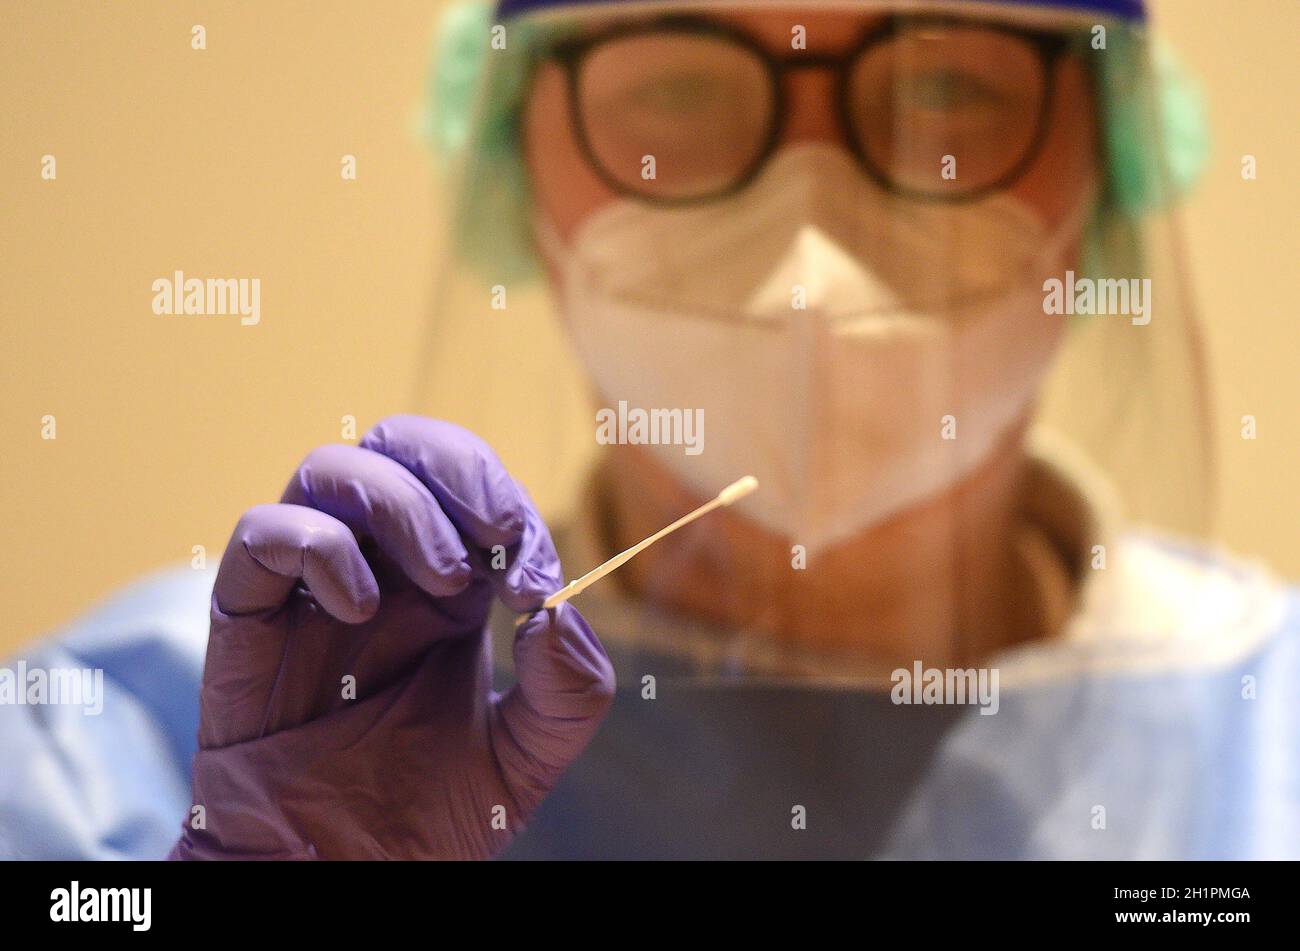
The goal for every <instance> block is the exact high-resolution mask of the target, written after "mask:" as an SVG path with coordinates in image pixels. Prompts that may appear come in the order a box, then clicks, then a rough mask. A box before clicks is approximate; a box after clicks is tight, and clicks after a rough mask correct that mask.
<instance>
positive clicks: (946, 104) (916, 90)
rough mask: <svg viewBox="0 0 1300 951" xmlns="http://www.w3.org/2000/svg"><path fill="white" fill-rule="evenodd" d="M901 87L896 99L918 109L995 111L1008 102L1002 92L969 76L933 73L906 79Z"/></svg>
mask: <svg viewBox="0 0 1300 951" xmlns="http://www.w3.org/2000/svg"><path fill="white" fill-rule="evenodd" d="M900 85H901V88H900V89H899V91H898V95H899V98H900V99H901V100H902V101H903V102H905V103H907V104H908V105H910V106H913V107H916V108H919V109H932V110H936V111H941V110H942V111H956V110H963V109H964V110H972V109H995V108H998V107H1000V106H1004V105H1006V104H1007V103H1008V101H1009V100H1008V98H1007V96H1006V95H1005V94H1004V93H1003V92H1002V90H1001V89H999V88H998V87H996V86H994V85H992V84H991V83H988V82H985V81H984V80H982V79H980V78H979V77H978V76H972V75H971V74H970V73H960V72H952V71H943V70H933V71H931V72H928V73H920V74H918V75H915V76H912V77H909V78H908V79H906V80H905V81H903V82H902V83H901V84H900Z"/></svg>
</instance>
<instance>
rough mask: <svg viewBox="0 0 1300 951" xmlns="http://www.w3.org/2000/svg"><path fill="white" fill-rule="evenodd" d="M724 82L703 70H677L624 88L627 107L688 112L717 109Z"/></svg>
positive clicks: (720, 102) (674, 113) (722, 98)
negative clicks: (625, 89) (626, 88)
mask: <svg viewBox="0 0 1300 951" xmlns="http://www.w3.org/2000/svg"><path fill="white" fill-rule="evenodd" d="M724 86H725V84H724V83H721V82H719V81H718V79H717V77H715V76H710V75H709V74H707V73H703V72H698V71H696V72H685V71H683V72H677V73H669V74H664V75H660V76H655V77H652V78H649V79H646V80H645V81H644V82H641V83H638V84H637V85H635V86H633V87H631V88H630V89H628V90H627V93H626V94H625V99H624V101H625V103H626V104H627V106H628V107H629V108H634V109H642V110H647V111H654V112H659V113H668V114H672V115H680V116H689V115H692V114H698V113H701V112H708V111H710V110H713V109H717V108H718V107H719V106H720V105H721V104H722V102H723V100H724V99H725V92H726V90H725V88H724Z"/></svg>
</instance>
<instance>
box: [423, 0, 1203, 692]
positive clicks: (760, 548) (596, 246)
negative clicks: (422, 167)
mask: <svg viewBox="0 0 1300 951" xmlns="http://www.w3.org/2000/svg"><path fill="white" fill-rule="evenodd" d="M967 6H968V7H970V8H971V9H974V7H975V6H976V5H967ZM949 7H951V5H947V6H946V7H945V8H944V9H941V10H929V9H928V8H926V7H925V6H924V5H917V4H907V5H904V6H903V7H901V8H899V5H896V4H879V5H873V4H865V3H864V4H854V5H852V6H851V7H845V8H843V9H840V10H832V11H828V10H826V9H824V8H823V9H813V8H810V7H800V6H797V5H793V6H790V7H777V6H773V7H753V6H747V7H736V8H730V7H727V6H726V5H719V4H701V5H700V6H699V7H698V8H687V7H686V6H685V5H678V4H674V5H673V6H672V15H671V16H664V15H660V14H658V13H656V12H655V9H654V6H653V5H645V6H642V5H631V6H630V7H628V8H624V9H627V10H630V12H626V13H618V14H616V15H610V14H608V13H605V14H601V15H597V14H596V13H593V12H586V11H581V10H579V9H577V8H573V9H569V10H567V11H562V12H560V13H556V14H552V15H549V16H537V17H531V18H529V17H525V18H520V19H516V20H512V21H510V22H507V23H505V24H493V23H492V22H491V20H490V18H489V17H488V15H487V12H486V11H479V12H478V13H475V12H473V11H470V10H468V9H466V10H462V11H460V12H459V13H458V16H459V17H460V18H461V20H460V21H459V24H458V26H459V29H458V30H453V31H452V34H451V40H450V41H449V42H448V43H447V45H446V46H445V47H444V49H443V53H442V55H443V60H444V65H447V64H450V66H451V67H452V68H444V69H443V70H442V71H441V72H440V74H439V77H440V78H439V80H438V82H439V83H440V88H438V89H435V96H438V97H441V98H442V99H443V100H444V101H446V100H448V99H454V98H456V97H457V96H459V97H460V99H461V100H462V101H466V102H469V101H472V102H473V106H472V107H471V108H469V109H467V110H464V111H463V112H461V113H457V114H450V113H447V112H444V113H442V114H438V113H435V114H434V117H433V122H434V124H433V126H432V129H431V131H432V132H433V133H434V137H435V139H436V140H437V141H438V142H439V144H440V146H441V147H442V150H443V152H444V155H445V156H446V158H447V168H446V170H445V175H446V182H447V183H448V184H447V187H446V191H445V192H444V194H445V196H446V201H447V202H448V203H449V205H450V206H451V207H450V208H449V209H448V211H449V213H450V218H451V220H452V230H451V233H450V235H449V240H448V245H447V247H446V250H445V255H444V260H443V261H442V262H441V264H440V266H439V268H438V271H437V281H436V283H435V287H434V302H433V308H434V314H433V319H432V321H431V324H430V332H429V336H428V344H427V347H426V352H425V353H424V354H422V355H421V357H420V367H421V372H420V384H419V387H418V390H419V392H418V397H417V398H418V401H419V408H420V410H421V411H422V412H425V413H428V414H430V415H435V416H438V417H442V418H446V419H450V420H452V421H455V422H457V423H460V424H461V425H464V426H466V427H467V428H470V429H472V430H474V431H475V432H477V433H479V434H480V435H481V436H483V437H484V438H485V439H486V440H487V441H488V442H489V443H490V444H492V445H493V446H494V447H495V448H496V450H497V451H498V453H499V454H500V455H501V457H502V459H503V460H504V461H505V463H506V465H507V466H508V467H509V468H510V470H511V471H512V473H514V475H515V476H516V478H518V479H519V480H520V481H521V482H523V483H524V484H525V485H526V486H528V488H529V489H530V491H531V492H532V494H533V495H534V497H535V498H536V499H537V501H538V503H539V505H540V507H541V508H542V510H543V514H544V515H546V516H547V517H548V519H549V521H550V522H551V524H552V527H553V529H554V531H555V534H556V536H557V542H558V544H559V547H560V551H561V556H562V558H563V559H564V564H565V570H566V573H567V574H568V576H569V577H576V576H577V575H579V574H581V573H583V572H585V571H587V570H588V569H590V568H592V567H594V566H595V564H597V563H598V562H599V561H601V560H603V559H604V558H606V557H609V556H610V555H613V554H614V553H616V552H618V551H621V550H623V549H625V548H627V547H628V546H630V545H632V544H634V543H636V542H638V541H640V540H641V539H642V538H644V537H646V536H648V535H650V534H652V533H654V532H655V531H657V530H658V529H660V528H662V527H663V526H664V525H666V524H668V523H670V522H672V521H673V520H674V519H676V518H678V517H679V516H680V515H682V514H683V513H685V512H686V511H689V510H690V509H692V508H694V507H695V506H697V505H699V504H701V503H702V502H704V501H706V500H708V499H710V498H712V497H713V496H714V495H715V494H716V493H717V492H718V491H719V490H721V489H722V488H723V487H724V486H726V485H727V484H728V483H730V482H732V481H734V480H735V479H738V478H740V477H742V476H745V475H753V476H755V477H756V478H757V479H758V481H759V483H760V489H759V490H758V491H757V492H755V493H753V494H752V495H751V496H750V497H748V498H746V499H744V500H743V501H741V502H739V503H737V504H736V505H735V506H733V507H729V508H725V509H720V510H719V511H717V512H715V513H711V514H710V515H708V516H706V517H705V518H702V519H701V520H699V521H698V522H696V523H693V524H692V525H690V526H688V527H686V528H683V529H682V530H681V531H679V532H676V533H674V534H673V535H671V536H669V537H667V538H665V539H663V540H662V541H660V542H658V543H657V544H656V545H655V546H654V547H653V548H652V549H650V550H647V551H646V552H644V553H643V554H641V555H639V556H638V557H637V558H636V559H635V560H633V561H631V562H629V563H628V564H627V565H626V566H624V567H623V568H621V569H620V570H619V572H618V573H616V574H615V575H613V576H611V577H610V578H608V579H606V580H605V581H603V582H601V584H600V586H598V587H593V588H592V589H591V591H590V592H587V593H584V594H583V595H582V596H580V598H578V599H577V600H575V602H574V603H575V605H576V606H577V607H578V608H579V609H580V610H582V611H583V612H584V614H587V615H588V617H589V619H591V620H592V623H593V626H594V627H595V628H596V629H597V630H598V631H600V632H601V634H602V636H606V637H608V638H612V639H614V640H619V639H629V640H632V641H635V642H636V645H637V646H638V647H641V648H646V649H652V650H655V651H659V652H666V653H674V652H676V653H680V654H683V655H686V656H691V657H694V658H697V659H698V660H699V661H700V663H701V664H704V665H706V666H707V665H712V669H713V671H714V672H722V671H726V672H727V673H728V674H733V675H734V674H741V675H744V674H749V673H753V674H763V675H767V674H773V673H778V674H787V675H788V674H797V675H807V676H817V677H828V676H829V677H836V676H845V677H851V676H858V675H863V676H872V675H876V674H878V673H881V672H888V671H889V670H890V669H892V668H895V667H897V666H899V665H900V664H904V663H911V660H912V659H922V660H924V661H926V662H927V663H931V662H932V663H935V664H944V663H971V662H973V661H975V660H976V659H980V658H984V657H988V656H991V655H992V654H994V653H996V652H998V651H1000V650H1004V649H1007V648H1010V647H1013V646H1015V645H1017V644H1020V643H1023V642H1027V641H1033V640H1036V639H1040V638H1050V637H1058V636H1061V634H1062V633H1063V632H1064V631H1066V630H1068V628H1069V626H1070V625H1071V624H1077V623H1080V622H1079V619H1080V618H1081V617H1085V616H1087V615H1088V613H1089V612H1093V613H1095V612H1096V611H1097V610H1099V609H1098V608H1097V607H1096V605H1095V604H1093V602H1094V601H1097V600H1098V599H1100V600H1101V601H1104V602H1106V603H1107V604H1110V605H1111V606H1112V607H1113V605H1114V604H1116V603H1118V602H1120V601H1123V600H1124V599H1125V598H1129V597H1130V595H1129V594H1124V595H1122V596H1121V595H1112V594H1107V595H1105V596H1096V597H1094V596H1092V595H1090V594H1089V592H1090V591H1091V590H1092V589H1093V588H1095V587H1097V585H1096V583H1095V582H1096V578H1097V576H1098V575H1100V574H1103V573H1110V574H1111V575H1115V574H1118V573H1120V572H1123V571H1126V570H1127V566H1126V565H1124V564H1122V562H1124V561H1125V560H1126V557H1127V556H1126V555H1125V554H1124V553H1125V552H1126V551H1127V548H1126V546H1125V543H1124V542H1123V539H1124V538H1125V537H1127V535H1129V534H1131V533H1133V532H1134V531H1135V530H1144V531H1145V530H1155V531H1161V532H1171V533H1176V534H1194V535H1195V534H1203V533H1205V532H1206V531H1207V529H1208V501H1209V463H1208V459H1207V451H1208V450H1207V446H1208V440H1207V438H1206V433H1205V414H1204V409H1203V402H1204V391H1203V386H1204V375H1203V373H1202V371H1201V366H1200V357H1199V349H1198V341H1197V336H1196V326H1195V323H1194V321H1193V319H1192V313H1191V308H1190V302H1189V300H1188V297H1187V292H1186V290H1187V289H1186V287H1185V285H1184V282H1183V275H1182V272H1181V269H1180V266H1179V263H1180V262H1179V259H1178V250H1179V249H1178V245H1177V242H1176V232H1175V230H1174V228H1173V226H1172V222H1171V219H1170V216H1169V215H1168V214H1167V213H1166V212H1165V211H1164V210H1163V209H1165V208H1166V207H1167V206H1168V203H1169V202H1170V201H1171V200H1172V198H1173V197H1174V196H1175V195H1176V193H1177V192H1178V191H1179V189H1180V188H1181V186H1182V184H1183V182H1182V178H1185V177H1186V175H1185V172H1184V171H1183V170H1181V169H1179V168H1178V166H1177V163H1175V162H1171V161H1170V156H1173V155H1176V154H1178V153H1177V150H1176V148H1175V146H1176V145H1182V144H1183V143H1179V142H1171V141H1169V139H1170V138H1171V137H1174V136H1176V135H1177V134H1178V130H1177V129H1174V130H1171V128H1170V116H1169V111H1168V108H1167V97H1166V96H1165V95H1164V90H1163V88H1162V86H1161V83H1160V82H1159V81H1158V78H1157V75H1156V72H1155V69H1154V65H1153V62H1152V59H1151V57H1150V55H1149V51H1148V48H1147V44H1146V42H1145V39H1144V37H1143V36H1142V34H1141V33H1140V32H1139V31H1137V30H1135V29H1134V28H1132V27H1129V26H1125V25H1123V24H1120V23H1112V22H1109V21H1105V20H1098V21H1095V22H1094V20H1092V19H1087V18H1079V17H1077V16H1069V15H1065V14H1062V15H1060V16H1045V15H1036V16H1032V17H1026V16H1013V15H1012V14H1010V13H1006V12H1001V13H999V12H995V11H996V10H1000V8H982V7H981V15H979V16H975V15H968V14H966V13H963V15H961V16H957V15H955V14H954V12H953V10H952V9H949ZM453 25H454V26H455V25H457V24H453ZM494 27H495V29H494ZM1099 30H1100V33H1099V32H1098V31H1099ZM1099 37H1100V40H1099V39H1098V38H1099ZM458 83H459V84H460V85H459V87H458V86H457V84H458ZM1180 176H1181V177H1180ZM1103 587H1104V588H1105V590H1108V591H1109V590H1111V589H1112V588H1113V587H1114V586H1113V585H1110V584H1109V582H1108V585H1107V586H1103ZM1142 623H1143V624H1147V625H1151V626H1157V627H1158V626H1159V625H1160V624H1165V623H1168V624H1175V623H1178V622H1177V621H1176V620H1175V619H1172V618H1170V619H1164V618H1161V617H1158V616H1156V615H1155V614H1154V613H1153V612H1144V613H1143V619H1142Z"/></svg>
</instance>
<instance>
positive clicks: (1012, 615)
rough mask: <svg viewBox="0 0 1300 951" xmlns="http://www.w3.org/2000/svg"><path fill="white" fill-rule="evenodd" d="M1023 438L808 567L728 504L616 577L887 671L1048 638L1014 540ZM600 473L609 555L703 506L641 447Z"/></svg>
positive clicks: (814, 557) (643, 591) (683, 604)
mask: <svg viewBox="0 0 1300 951" xmlns="http://www.w3.org/2000/svg"><path fill="white" fill-rule="evenodd" d="M1021 436H1022V433H1021V432H1020V431H1017V432H1016V433H1014V434H1013V435H1012V436H1010V437H1008V438H1007V439H1006V440H1005V441H1004V442H1003V444H1002V445H1001V446H999V447H998V449H997V450H996V451H995V452H994V453H993V455H992V456H991V457H990V458H989V459H988V460H986V461H985V462H984V463H983V464H982V465H981V466H980V468H979V469H977V470H976V471H975V472H973V473H972V474H971V475H969V476H968V477H966V478H965V479H964V480H963V481H962V482H960V483H958V484H957V485H955V486H953V487H952V488H951V489H949V490H947V491H946V492H944V493H943V494H942V495H939V496H936V497H933V498H931V499H928V500H926V501H924V502H923V503H921V504H918V505H916V506H914V507H912V508H909V509H907V510H905V511H903V512H900V513H898V514H896V515H895V516H893V517H891V518H890V519H889V520H888V521H885V522H883V523H880V524H877V525H874V526H872V527H870V528H868V529H866V530H864V531H863V532H862V533H860V534H858V535H856V536H854V537H852V538H850V539H848V540H847V541H845V542H843V543H840V544H837V545H835V546H834V547H831V548H827V549H825V550H823V551H820V552H814V553H812V554H810V555H809V556H808V557H807V560H806V567H803V568H800V567H797V565H798V564H799V562H798V558H797V554H796V553H795V552H794V551H793V550H792V546H793V544H794V543H793V542H791V541H788V540H786V539H783V538H780V537H778V536H776V535H774V534H771V533H769V532H767V531H765V530H764V529H763V528H761V527H759V526H758V525H756V524H755V523H753V522H751V521H749V520H747V519H744V518H742V517H741V516H739V515H738V514H737V513H736V512H734V511H732V510H729V509H721V510H719V511H717V512H716V513H714V514H710V515H709V516H708V518H707V520H701V522H699V523H696V524H694V525H691V526H688V527H687V528H686V529H683V530H682V531H680V532H678V533H676V534H675V535H672V536H669V537H668V538H666V539H664V540H663V541H661V542H659V543H658V544H657V545H656V546H654V547H652V548H650V549H647V550H646V551H645V552H643V553H642V554H641V555H639V556H638V557H637V558H635V559H633V560H632V561H631V562H629V563H628V564H627V565H626V566H625V567H624V568H622V569H620V572H619V575H620V576H622V583H623V584H624V585H625V586H627V587H628V589H629V590H630V591H631V592H632V593H633V594H635V595H637V596H639V597H644V598H648V599H650V600H652V601H654V602H656V603H657V604H659V605H660V606H662V607H667V608H669V609H672V610H676V611H680V612H684V613H687V614H689V615H692V616H697V617H701V618H704V619H706V620H709V621H712V622H715V623H717V624H720V625H723V626H725V627H728V628H740V629H742V630H754V629H757V630H758V631H760V632H763V633H765V634H768V635H770V636H772V637H775V638H778V639H780V640H782V641H785V642H787V643H789V644H791V645H795V646H799V647H804V648H808V649H811V650H814V651H823V652H835V653H843V652H852V653H854V654H857V655H859V656H860V657H861V658H862V659H864V660H866V661H868V662H871V663H879V664H881V665H882V666H885V667H891V668H892V667H896V666H902V665H907V666H910V665H911V664H912V663H913V662H914V661H916V660H920V661H922V662H923V663H924V664H926V665H927V666H937V667H947V666H963V665H969V664H970V663H972V662H973V661H976V660H980V659H982V658H986V657H988V656H989V655H990V654H992V653H993V652H995V651H997V650H998V649H1000V648H1003V647H1006V646H1008V645H1010V644H1012V643H1015V642H1018V641H1023V640H1028V639H1031V638H1034V637H1037V636H1041V635H1042V634H1043V633H1046V632H1045V631H1044V630H1043V629H1042V627H1043V625H1042V621H1041V619H1040V618H1038V617H1037V616H1036V608H1035V603H1036V601H1035V598H1034V596H1033V585H1032V584H1031V581H1030V579H1029V578H1027V577H1026V576H1025V571H1024V569H1023V566H1022V565H1021V563H1020V561H1019V559H1018V557H1017V555H1016V549H1015V545H1014V540H1015V532H1016V530H1017V526H1018V522H1019V517H1020V513H1019V511H1018V509H1019V493H1020V490H1021V484H1022V471H1023V467H1024V463H1025V456H1024V449H1023V446H1022V442H1021ZM604 477H605V492H606V505H607V512H606V513H605V514H606V515H607V520H606V524H607V525H609V526H611V529H610V533H611V537H610V538H609V539H608V542H609V544H610V545H611V546H612V548H613V549H614V550H621V549H623V548H626V547H628V546H630V545H632V544H635V543H636V542H637V541H639V540H640V539H642V538H644V537H646V536H648V535H650V534H652V533H653V532H655V531H657V530H658V529H659V528H662V527H663V526H664V525H666V524H668V523H669V522H671V521H673V520H674V519H676V518H678V517H679V516H680V515H682V514H683V513H685V512H686V511H688V510H690V509H691V508H693V507H694V506H696V505H698V504H699V503H700V502H701V501H703V500H701V499H699V498H697V497H695V496H694V495H692V494H691V493H690V492H689V491H687V490H686V489H684V488H683V487H682V486H681V485H680V483H679V482H678V481H677V480H676V479H674V478H673V477H672V476H671V475H670V474H669V473H668V472H667V471H666V470H665V469H664V468H663V467H662V466H660V465H659V464H658V463H657V462H656V461H655V460H654V459H653V458H652V457H651V455H650V454H649V453H648V452H646V451H645V450H643V449H640V448H638V447H630V446H627V447H619V449H618V450H617V451H615V452H613V453H612V454H611V455H610V456H609V458H608V460H607V468H606V470H605V473H604ZM760 491H761V489H760Z"/></svg>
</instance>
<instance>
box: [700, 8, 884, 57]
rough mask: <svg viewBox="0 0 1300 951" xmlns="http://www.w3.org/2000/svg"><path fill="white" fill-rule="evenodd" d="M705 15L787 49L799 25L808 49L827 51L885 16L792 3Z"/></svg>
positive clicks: (872, 25)
mask: <svg viewBox="0 0 1300 951" xmlns="http://www.w3.org/2000/svg"><path fill="white" fill-rule="evenodd" d="M709 19H712V20H717V21H718V22H721V23H726V24H729V25H731V26H735V27H738V28H740V29H742V30H744V31H745V32H746V33H748V34H749V35H750V36H752V37H754V38H755V39H756V40H759V41H760V42H761V43H763V45H765V46H771V47H773V48H779V49H789V48H790V41H791V39H792V37H793V35H794V34H793V31H794V28H795V27H796V26H798V27H802V28H803V31H804V38H805V41H806V43H807V49H808V50H809V51H811V52H829V51H831V50H833V49H836V48H838V47H841V46H843V45H845V44H847V43H850V42H852V41H853V40H855V39H857V38H858V37H859V36H861V35H862V33H863V32H864V31H866V30H869V29H871V28H872V27H874V26H876V25H878V24H880V23H883V22H884V21H885V20H886V19H887V17H885V16H884V15H882V14H881V13H879V12H878V11H877V12H866V11H862V12H855V11H852V10H812V9H809V8H808V7H806V6H803V7H797V6H796V7H764V8H762V9H756V10H719V11H717V12H716V13H714V14H712V15H711V16H710V17H709Z"/></svg>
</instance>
